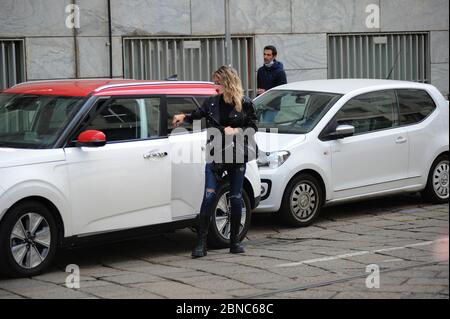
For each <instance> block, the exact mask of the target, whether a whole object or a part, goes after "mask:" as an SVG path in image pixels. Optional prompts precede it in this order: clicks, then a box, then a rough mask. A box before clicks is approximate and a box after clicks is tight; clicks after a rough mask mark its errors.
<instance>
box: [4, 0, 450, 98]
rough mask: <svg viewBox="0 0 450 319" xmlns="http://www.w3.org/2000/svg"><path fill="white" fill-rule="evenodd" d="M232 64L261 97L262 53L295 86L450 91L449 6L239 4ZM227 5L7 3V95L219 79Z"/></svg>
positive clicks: (437, 2) (89, 0)
mask: <svg viewBox="0 0 450 319" xmlns="http://www.w3.org/2000/svg"><path fill="white" fill-rule="evenodd" d="M230 8H231V10H230V12H231V15H230V19H231V24H230V25H231V33H232V37H233V38H232V48H231V51H232V65H233V66H234V67H235V68H237V69H238V70H239V72H240V74H241V77H242V79H243V82H244V86H245V88H246V91H247V93H248V94H250V95H253V94H254V90H255V77H256V70H257V68H258V67H259V66H260V65H261V64H262V51H263V47H264V46H265V45H268V44H273V45H275V46H276V47H277V49H278V51H279V55H278V59H279V60H280V61H282V62H283V64H284V67H285V70H286V73H287V77H288V81H289V82H293V81H298V80H310V79H325V78H387V77H390V78H392V79H402V80H413V81H419V82H428V83H432V84H434V85H436V86H437V87H438V88H439V89H440V90H441V91H442V93H444V94H446V95H447V94H448V93H449V88H448V87H449V59H448V52H449V1H448V0H259V1H254V0H230ZM224 34H225V10H224V0H164V1H160V0H110V1H108V0H0V89H1V88H5V87H8V86H11V85H13V84H15V83H17V82H21V81H30V80H42V79H60V78H99V77H127V78H140V79H165V78H167V77H169V76H171V75H173V74H178V78H179V79H182V80H210V74H211V71H212V70H213V69H214V68H215V67H217V66H219V65H221V64H223V63H225V56H224V43H225V42H224Z"/></svg>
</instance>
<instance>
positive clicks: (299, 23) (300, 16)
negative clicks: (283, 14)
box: [292, 0, 379, 33]
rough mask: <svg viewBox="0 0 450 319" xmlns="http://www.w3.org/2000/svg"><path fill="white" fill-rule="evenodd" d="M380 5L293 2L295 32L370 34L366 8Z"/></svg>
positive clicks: (342, 0) (340, 0)
mask: <svg viewBox="0 0 450 319" xmlns="http://www.w3.org/2000/svg"><path fill="white" fill-rule="evenodd" d="M373 3H375V4H378V0H377V1H373V0H363V1H356V0H337V1H336V0H313V1H311V0H293V1H292V16H293V19H292V21H293V23H292V25H293V31H294V32H298V33H316V32H370V31H379V29H368V28H367V26H366V19H367V17H368V15H369V14H368V13H366V7H367V6H368V5H370V4H373Z"/></svg>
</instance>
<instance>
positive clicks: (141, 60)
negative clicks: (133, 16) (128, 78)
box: [139, 40, 145, 80]
mask: <svg viewBox="0 0 450 319" xmlns="http://www.w3.org/2000/svg"><path fill="white" fill-rule="evenodd" d="M139 67H140V68H139V69H140V74H139V79H141V80H144V79H145V75H144V48H143V47H142V40H139Z"/></svg>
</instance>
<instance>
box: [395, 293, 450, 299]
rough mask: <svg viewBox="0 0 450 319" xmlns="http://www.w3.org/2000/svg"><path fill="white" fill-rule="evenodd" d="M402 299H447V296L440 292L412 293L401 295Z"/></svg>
mask: <svg viewBox="0 0 450 319" xmlns="http://www.w3.org/2000/svg"><path fill="white" fill-rule="evenodd" d="M402 298H403V299H448V296H446V295H441V294H427V293H412V294H408V295H405V296H404V297H402Z"/></svg>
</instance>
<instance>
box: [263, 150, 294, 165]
mask: <svg viewBox="0 0 450 319" xmlns="http://www.w3.org/2000/svg"><path fill="white" fill-rule="evenodd" d="M290 155H291V153H289V152H288V151H278V152H266V153H264V152H262V154H260V156H259V158H258V167H268V168H277V167H280V166H281V165H283V163H284V162H286V160H287V159H288V158H289V156H290Z"/></svg>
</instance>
